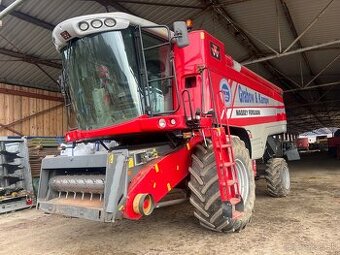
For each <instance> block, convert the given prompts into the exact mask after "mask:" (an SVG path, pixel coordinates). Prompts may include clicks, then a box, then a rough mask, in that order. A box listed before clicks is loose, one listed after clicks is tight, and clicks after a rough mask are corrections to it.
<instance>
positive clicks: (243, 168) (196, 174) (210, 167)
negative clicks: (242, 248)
mask: <svg viewBox="0 0 340 255" xmlns="http://www.w3.org/2000/svg"><path fill="white" fill-rule="evenodd" d="M232 139H233V149H234V155H235V161H236V168H237V172H238V179H239V187H240V192H241V195H242V198H243V200H244V212H243V214H242V216H240V217H239V218H237V219H228V218H227V217H224V215H223V210H222V201H221V198H220V190H219V183H218V175H217V171H216V161H215V155H214V151H213V147H212V144H211V142H208V147H204V146H203V145H198V146H197V148H196V150H195V152H194V153H193V155H192V165H191V167H190V168H189V172H190V174H191V176H190V181H189V184H188V186H189V189H190V191H191V195H190V203H191V204H192V205H193V206H194V216H195V217H196V218H197V219H198V220H199V222H200V224H201V225H202V226H204V227H206V228H208V229H211V230H213V231H218V232H234V231H240V230H241V229H243V228H244V227H245V226H246V225H247V223H248V222H249V221H250V219H251V216H252V211H253V208H254V202H255V180H254V173H253V170H252V164H251V159H250V157H249V151H248V150H247V148H246V147H245V144H244V142H243V141H241V140H240V138H238V137H232Z"/></svg>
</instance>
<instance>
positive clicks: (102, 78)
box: [62, 29, 144, 130]
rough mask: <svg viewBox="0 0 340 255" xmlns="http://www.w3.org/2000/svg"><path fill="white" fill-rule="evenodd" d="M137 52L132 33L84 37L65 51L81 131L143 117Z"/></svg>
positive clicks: (70, 91)
mask: <svg viewBox="0 0 340 255" xmlns="http://www.w3.org/2000/svg"><path fill="white" fill-rule="evenodd" d="M135 51H136V49H135V46H134V38H133V31H132V30H131V29H125V30H122V31H110V32H106V33H101V34H95V35H93V36H88V37H84V38H81V39H78V40H76V41H73V42H71V43H70V44H69V46H68V47H67V48H66V49H65V50H64V51H63V54H62V57H63V66H64V75H65V77H66V79H65V80H66V86H67V87H68V91H69V93H70V97H71V102H72V108H73V110H74V111H75V114H76V119H77V122H78V126H79V128H80V129H86V130H88V129H94V128H100V127H105V126H109V125H112V124H117V123H120V122H123V121H126V120H130V119H133V118H135V117H138V116H140V115H142V114H143V112H144V110H143V105H142V100H141V98H142V97H143V95H142V93H141V89H140V84H139V79H138V68H137V60H136V58H137V55H136V52H135Z"/></svg>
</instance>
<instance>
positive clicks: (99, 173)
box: [38, 13, 290, 232]
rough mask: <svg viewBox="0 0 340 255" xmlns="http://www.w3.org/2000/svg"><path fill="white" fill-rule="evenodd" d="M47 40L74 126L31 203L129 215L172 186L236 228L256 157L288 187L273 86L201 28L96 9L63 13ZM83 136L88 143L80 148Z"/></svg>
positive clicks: (278, 98) (279, 100)
mask: <svg viewBox="0 0 340 255" xmlns="http://www.w3.org/2000/svg"><path fill="white" fill-rule="evenodd" d="M53 42H54V44H55V45H56V48H57V50H58V51H59V52H60V53H61V56H62V62H63V82H62V93H63V94H64V97H65V102H66V107H67V108H68V110H69V112H70V113H72V114H74V116H75V118H76V123H77V126H76V127H74V128H72V129H71V130H70V131H69V132H68V133H67V134H66V136H65V139H66V141H67V142H69V143H72V148H71V153H70V154H65V153H64V154H63V153H61V155H58V156H51V157H47V158H45V159H44V160H43V163H42V171H41V180H40V187H39V195H38V208H39V209H40V210H43V211H45V212H49V213H57V214H63V215H68V216H72V217H79V218H86V219H90V220H97V221H104V222H113V221H115V220H116V219H121V218H127V219H132V220H138V219H140V218H141V217H143V216H147V215H150V214H151V213H152V211H153V209H154V208H155V207H156V206H157V205H159V204H160V201H161V200H162V199H164V197H165V196H166V195H167V194H168V193H171V192H172V190H173V189H174V188H176V189H178V188H180V189H183V190H185V191H189V192H188V193H189V196H190V203H191V204H192V205H193V213H194V215H195V217H196V218H197V219H198V220H199V222H200V224H201V225H202V226H204V227H206V228H209V229H211V230H214V231H220V232H230V231H239V230H241V229H243V228H244V227H245V226H246V224H247V223H248V222H249V221H250V218H251V216H252V211H253V207H254V202H255V176H256V175H259V173H257V171H256V160H258V161H262V162H263V163H265V164H266V167H265V169H264V173H263V174H264V175H265V178H266V180H267V189H268V193H269V194H270V195H272V196H275V197H282V196H286V195H287V194H288V192H289V189H290V180H289V171H288V166H287V163H286V162H285V160H284V159H283V158H282V153H281V152H280V150H279V149H278V148H277V147H278V146H276V145H275V144H276V143H275V142H273V141H274V138H273V136H274V135H276V134H280V133H284V132H285V131H286V114H285V108H284V103H283V97H282V94H283V93H282V90H281V89H280V88H278V87H276V86H275V85H273V84H272V83H270V82H269V81H267V80H265V79H264V78H262V77H260V76H258V75H256V74H255V73H253V72H252V71H250V70H249V69H247V68H245V67H243V66H241V65H240V64H239V63H237V62H235V61H234V60H233V59H232V58H231V57H230V56H228V55H226V54H225V48H224V45H223V44H222V43H221V42H220V41H219V40H217V39H216V38H215V37H213V36H211V35H210V34H208V33H207V32H206V31H203V30H199V31H192V32H190V33H188V32H187V27H186V25H185V23H184V22H175V23H174V32H172V31H171V30H170V29H169V28H168V27H167V26H163V25H157V24H154V23H152V22H149V21H147V20H144V19H141V18H138V17H135V16H132V15H129V14H125V13H104V14H93V15H86V16H81V17H76V18H72V19H69V20H66V21H64V22H62V23H60V24H59V25H57V27H56V28H55V29H54V31H53ZM113 141H114V142H113ZM84 143H85V144H91V143H93V144H94V146H95V147H94V149H93V150H89V151H88V150H87V151H86V152H82V153H77V148H78V147H79V146H81V145H84Z"/></svg>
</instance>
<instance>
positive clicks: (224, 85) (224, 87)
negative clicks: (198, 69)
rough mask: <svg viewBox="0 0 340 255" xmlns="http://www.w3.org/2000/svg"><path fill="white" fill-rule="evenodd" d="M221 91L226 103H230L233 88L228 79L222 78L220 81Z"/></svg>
mask: <svg viewBox="0 0 340 255" xmlns="http://www.w3.org/2000/svg"><path fill="white" fill-rule="evenodd" d="M220 91H221V92H222V94H223V100H224V102H225V103H229V102H230V99H231V89H230V85H229V83H228V81H227V80H226V79H222V80H221V81H220Z"/></svg>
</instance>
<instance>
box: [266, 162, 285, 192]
mask: <svg viewBox="0 0 340 255" xmlns="http://www.w3.org/2000/svg"><path fill="white" fill-rule="evenodd" d="M265 172H266V175H265V179H266V182H267V193H268V195H269V196H271V197H286V196H287V195H288V194H289V192H290V176H289V169H288V164H287V162H286V160H285V159H283V158H272V159H270V160H268V163H267V168H266V170H265Z"/></svg>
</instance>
